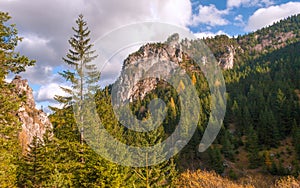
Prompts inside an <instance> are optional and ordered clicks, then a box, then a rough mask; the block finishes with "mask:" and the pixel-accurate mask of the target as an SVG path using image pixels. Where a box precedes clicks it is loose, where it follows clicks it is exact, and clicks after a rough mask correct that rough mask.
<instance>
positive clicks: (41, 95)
mask: <svg viewBox="0 0 300 188" xmlns="http://www.w3.org/2000/svg"><path fill="white" fill-rule="evenodd" d="M64 87H67V86H64ZM34 94H35V99H36V100H37V101H38V102H40V101H53V98H54V96H55V95H59V96H66V93H65V92H64V91H63V90H62V89H61V88H60V85H59V84H57V83H50V84H48V85H43V86H41V87H40V89H39V90H38V91H36V92H35V93H34Z"/></svg>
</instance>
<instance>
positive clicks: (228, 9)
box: [0, 0, 300, 107]
mask: <svg viewBox="0 0 300 188" xmlns="http://www.w3.org/2000/svg"><path fill="white" fill-rule="evenodd" d="M0 11H5V12H9V13H10V15H11V16H12V17H13V18H12V20H11V22H12V23H15V24H16V25H17V28H18V30H19V35H20V36H22V37H24V40H23V42H22V43H20V45H19V46H18V50H19V51H20V52H21V53H23V54H25V55H27V56H29V57H30V58H32V59H35V60H37V63H36V66H35V67H32V68H29V69H27V72H26V73H23V74H22V76H23V77H24V78H26V79H28V80H29V83H30V85H31V87H33V89H34V95H35V99H36V101H37V106H38V107H40V106H41V105H44V106H46V105H48V104H53V102H54V101H53V96H54V95H55V94H58V95H61V94H63V92H62V91H60V89H59V85H65V83H64V80H63V79H62V78H60V76H59V75H58V74H57V72H59V71H61V70H62V69H64V68H65V67H64V63H63V62H62V59H61V58H62V57H64V56H65V54H66V52H67V50H68V49H69V45H68V39H69V38H70V36H71V35H72V34H73V32H72V30H71V27H72V26H75V24H74V23H75V20H76V18H77V16H78V15H79V14H80V13H82V14H84V16H85V19H86V20H87V21H88V25H89V28H90V30H91V31H92V40H96V39H98V38H99V37H101V36H103V35H104V34H107V33H109V32H110V31H112V30H114V29H116V28H120V27H122V26H124V25H128V24H132V23H137V22H144V21H159V22H164V23H170V24H173V25H177V26H180V27H184V28H186V29H188V30H189V31H190V32H192V33H194V34H195V35H196V36H197V37H206V36H214V35H216V34H227V35H229V36H237V35H239V34H244V33H248V32H251V31H254V30H257V29H260V28H262V27H265V26H267V25H270V24H272V23H273V22H275V21H278V20H280V19H282V18H285V17H288V16H290V15H294V14H297V13H300V1H296V0H295V1H288V0H200V1H196V0H151V1H150V0H72V1H70V0H1V1H0ZM124 56H126V54H124ZM121 65H122V62H121V60H120V59H119V62H115V63H110V64H108V66H107V68H106V69H105V71H104V72H102V81H103V83H109V82H112V81H113V80H114V79H115V77H116V76H117V75H118V73H119V71H120V68H121Z"/></svg>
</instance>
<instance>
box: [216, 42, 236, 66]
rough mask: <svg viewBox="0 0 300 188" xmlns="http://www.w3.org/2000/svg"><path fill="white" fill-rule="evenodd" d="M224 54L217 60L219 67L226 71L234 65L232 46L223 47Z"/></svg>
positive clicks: (233, 49)
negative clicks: (224, 48)
mask: <svg viewBox="0 0 300 188" xmlns="http://www.w3.org/2000/svg"><path fill="white" fill-rule="evenodd" d="M225 47H226V52H225V53H224V54H223V55H222V57H220V58H219V65H220V66H221V67H222V68H223V69H225V70H227V69H232V68H233V65H234V56H235V48H234V46H233V45H230V46H225Z"/></svg>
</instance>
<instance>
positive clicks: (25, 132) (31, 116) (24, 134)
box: [12, 76, 52, 151]
mask: <svg viewBox="0 0 300 188" xmlns="http://www.w3.org/2000/svg"><path fill="white" fill-rule="evenodd" d="M12 84H13V85H15V92H16V94H17V95H19V96H21V97H25V100H24V102H22V103H21V106H20V108H19V110H18V112H17V116H18V117H19V119H20V122H21V123H22V131H21V132H20V134H19V139H20V143H21V145H22V148H23V151H25V150H26V149H27V146H28V144H30V143H31V142H32V140H33V137H34V136H36V137H37V138H38V139H40V140H43V135H44V134H45V132H46V131H47V130H52V124H51V123H50V121H49V119H48V117H47V114H46V113H45V112H43V111H42V110H38V109H36V107H35V101H34V98H33V92H32V89H31V88H30V87H29V85H28V82H27V80H22V78H21V77H20V76H16V77H15V78H14V79H13V81H12Z"/></svg>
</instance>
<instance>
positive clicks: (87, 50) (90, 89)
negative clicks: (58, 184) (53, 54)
mask: <svg viewBox="0 0 300 188" xmlns="http://www.w3.org/2000/svg"><path fill="white" fill-rule="evenodd" d="M76 24H77V27H76V28H75V27H73V28H72V29H73V31H74V32H75V34H74V35H73V36H72V37H71V38H70V40H69V44H70V47H71V49H69V51H68V53H67V54H66V57H64V58H63V61H64V62H65V63H66V64H67V65H69V66H71V67H72V69H73V70H66V71H63V72H62V73H60V75H62V76H63V77H64V78H65V79H66V80H67V81H69V82H70V83H71V88H64V87H62V89H63V90H64V91H65V92H66V94H68V96H56V97H55V99H56V100H57V101H58V102H59V103H61V104H63V105H64V107H65V108H68V107H70V106H71V105H74V104H75V106H73V107H75V108H78V109H77V110H75V111H74V112H77V113H76V114H74V115H75V119H76V120H77V122H76V123H77V125H78V126H79V129H80V137H79V139H80V143H81V144H83V131H84V130H83V125H84V123H85V121H86V119H87V118H88V117H86V116H84V114H83V113H82V111H83V103H84V101H85V100H87V98H88V97H91V94H95V92H96V90H97V88H98V87H97V82H98V81H99V79H100V72H99V71H97V67H96V65H95V64H93V63H92V61H93V60H94V59H96V58H97V55H94V53H95V50H92V47H93V44H91V39H90V33H91V32H90V30H89V28H88V26H87V22H86V21H85V20H84V18H83V15H82V14H81V15H79V16H78V19H77V20H76ZM52 109H53V110H54V111H55V112H58V111H59V109H57V108H52ZM78 120H79V121H78ZM73 128H74V127H73ZM82 161H83V159H82Z"/></svg>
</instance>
